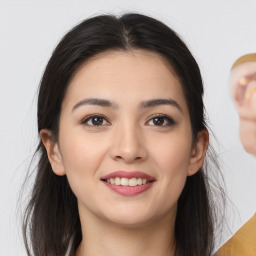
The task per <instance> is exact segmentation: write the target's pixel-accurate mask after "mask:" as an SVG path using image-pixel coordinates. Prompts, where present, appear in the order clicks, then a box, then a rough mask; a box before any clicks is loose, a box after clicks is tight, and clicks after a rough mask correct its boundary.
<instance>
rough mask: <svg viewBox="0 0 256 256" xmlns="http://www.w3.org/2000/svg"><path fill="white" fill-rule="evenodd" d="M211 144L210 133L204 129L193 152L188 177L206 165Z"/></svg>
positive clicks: (199, 134)
mask: <svg viewBox="0 0 256 256" xmlns="http://www.w3.org/2000/svg"><path fill="white" fill-rule="evenodd" d="M208 144H209V133H208V131H207V129H204V130H202V131H200V132H198V134H197V140H196V142H195V144H194V146H193V148H192V150H191V155H190V160H189V167H188V176H192V175H193V174H195V173H196V172H197V171H198V170H199V169H200V168H201V167H202V166H203V163H204V158H205V155H206V151H207V148H208Z"/></svg>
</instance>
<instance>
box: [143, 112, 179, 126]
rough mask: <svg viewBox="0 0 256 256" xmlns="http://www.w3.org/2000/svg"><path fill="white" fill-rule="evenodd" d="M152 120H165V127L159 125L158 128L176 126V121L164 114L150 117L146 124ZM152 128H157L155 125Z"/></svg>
mask: <svg viewBox="0 0 256 256" xmlns="http://www.w3.org/2000/svg"><path fill="white" fill-rule="evenodd" d="M154 118H164V119H165V120H167V122H168V124H167V125H159V127H167V126H172V125H175V124H176V121H175V120H174V119H173V118H172V117H170V116H169V115H166V114H155V115H153V116H151V117H150V119H149V120H148V121H147V122H146V124H148V123H149V122H150V121H151V120H153V119H154ZM152 126H157V125H152Z"/></svg>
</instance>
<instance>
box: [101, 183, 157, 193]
mask: <svg viewBox="0 0 256 256" xmlns="http://www.w3.org/2000/svg"><path fill="white" fill-rule="evenodd" d="M104 183H105V184H106V186H108V187H109V188H110V189H111V190H113V191H115V192H116V193H118V194H120V195H122V196H135V195H138V194H141V193H143V192H144V191H146V190H148V189H149V188H150V187H151V186H152V185H153V182H150V183H147V184H144V185H138V186H134V187H130V186H117V185H113V184H110V183H108V182H104Z"/></svg>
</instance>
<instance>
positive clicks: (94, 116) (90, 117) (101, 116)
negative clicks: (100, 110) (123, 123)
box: [81, 114, 110, 127]
mask: <svg viewBox="0 0 256 256" xmlns="http://www.w3.org/2000/svg"><path fill="white" fill-rule="evenodd" d="M94 118H100V119H101V120H102V121H103V122H104V121H106V122H107V124H99V125H97V124H96V125H94V124H88V122H89V121H92V120H93V119H94ZM81 124H84V125H86V126H92V127H99V126H103V125H109V124H110V122H109V121H108V120H107V118H106V117H105V116H103V115H95V114H94V115H89V116H87V117H86V118H85V119H83V120H82V121H81Z"/></svg>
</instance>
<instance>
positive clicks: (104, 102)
mask: <svg viewBox="0 0 256 256" xmlns="http://www.w3.org/2000/svg"><path fill="white" fill-rule="evenodd" d="M83 105H96V106H102V107H111V108H117V107H118V106H117V104H115V103H114V102H111V101H109V100H106V99H98V98H89V99H83V100H81V101H79V102H78V103H77V104H76V105H75V106H74V107H73V108H72V111H74V110H75V109H77V108H79V107H81V106H83Z"/></svg>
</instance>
